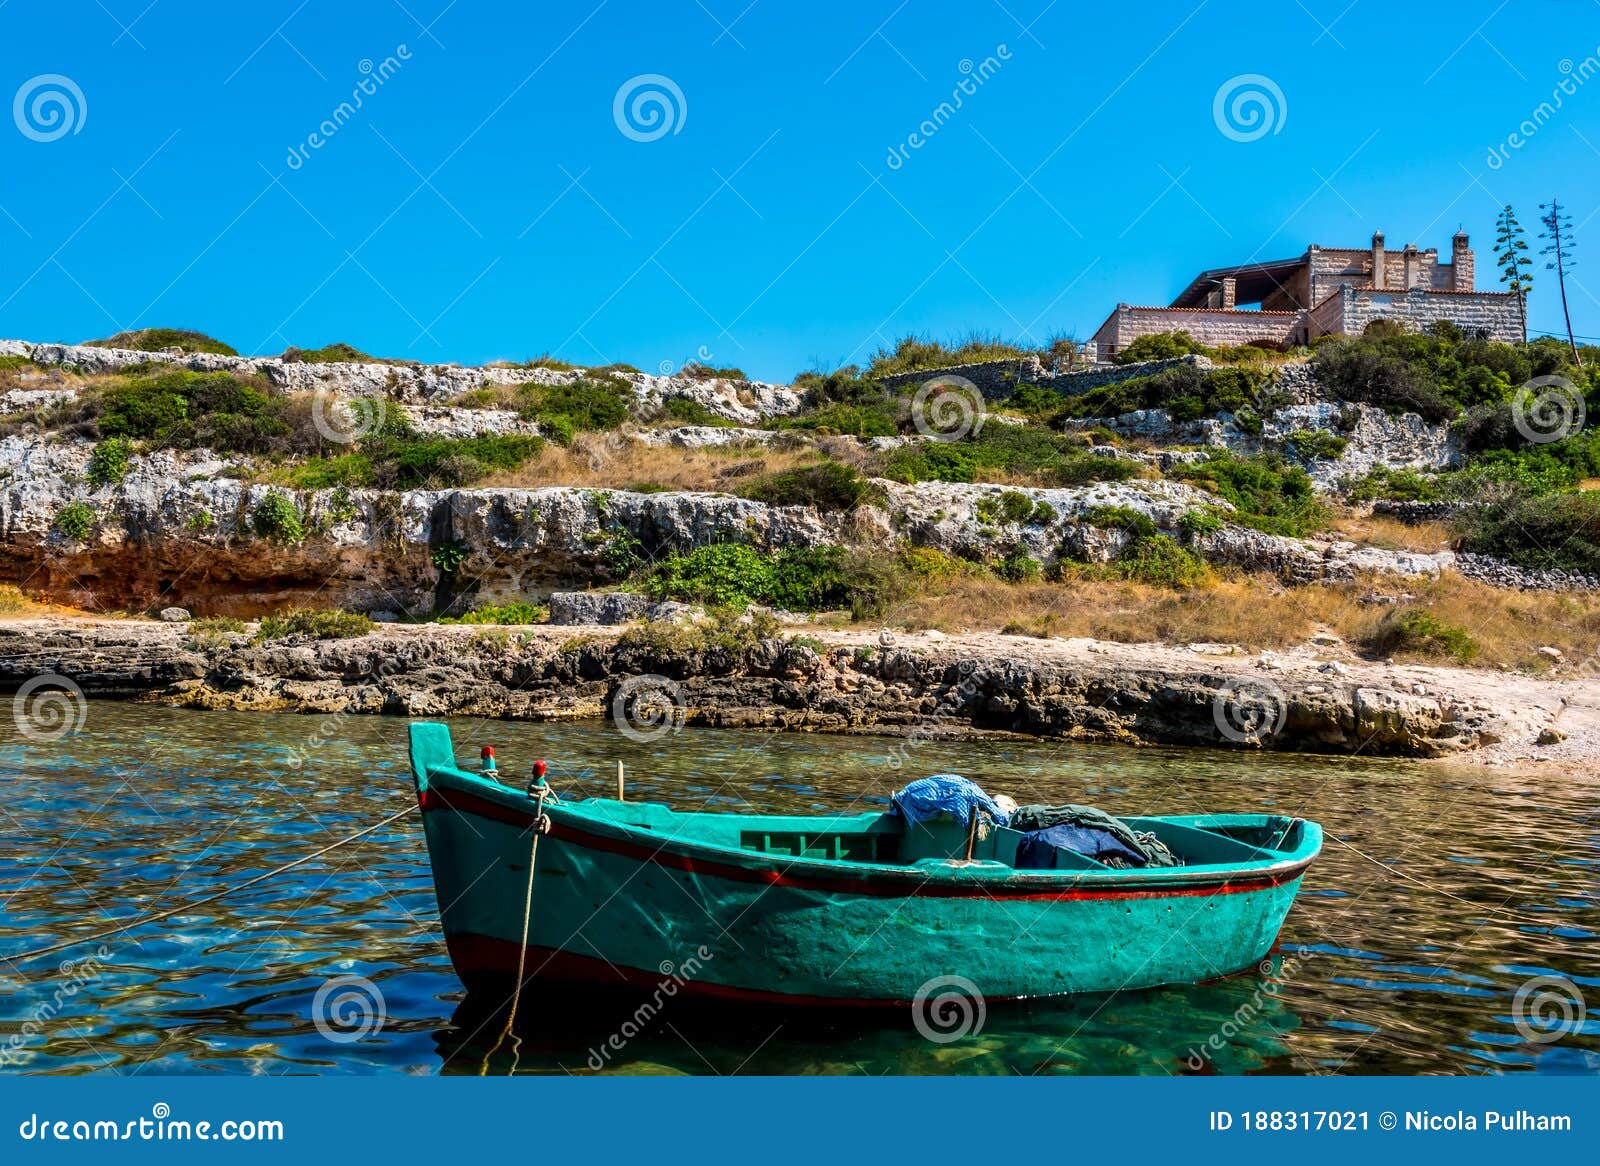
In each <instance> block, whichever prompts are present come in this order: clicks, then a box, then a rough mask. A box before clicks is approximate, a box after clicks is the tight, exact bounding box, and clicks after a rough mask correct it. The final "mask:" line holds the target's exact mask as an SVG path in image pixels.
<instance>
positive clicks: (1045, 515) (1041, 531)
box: [0, 436, 1455, 615]
mask: <svg viewBox="0 0 1600 1166" xmlns="http://www.w3.org/2000/svg"><path fill="white" fill-rule="evenodd" d="M91 449H92V446H91V445H90V444H89V443H88V442H85V441H66V440H37V439H32V440H30V439H25V438H22V437H17V436H13V437H9V438H5V439H0V543H3V545H4V546H5V547H6V550H7V554H6V555H5V556H3V557H0V581H8V582H17V583H21V582H23V581H26V582H27V584H28V586H29V588H30V589H33V590H36V591H38V592H40V593H42V594H45V595H48V596H51V597H54V598H57V599H60V600H63V601H65V602H69V603H72V604H74V605H76V606H79V607H84V608H87V609H88V610H107V609H114V608H123V607H144V606H148V605H150V604H152V603H159V604H161V605H163V606H165V605H168V604H172V603H178V604H182V605H183V606H186V607H190V608H192V609H194V610H196V611H199V612H200V613H202V614H208V615H215V614H238V615H254V614H259V613H261V612H265V611H269V610H272V609H274V608H276V607H280V606H283V605H285V604H289V603H293V602H301V601H304V600H306V599H307V598H309V597H312V596H315V597H316V600H317V602H318V603H319V604H320V605H328V604H334V605H338V606H343V607H349V608H353V609H355V610H360V611H373V612H385V611H387V612H394V613H397V614H400V613H404V614H418V613H426V612H431V611H435V610H444V609H450V610H460V609H461V608H462V606H463V605H465V604H467V603H470V602H505V601H509V600H513V599H527V598H528V597H530V596H540V595H544V594H546V593H548V592H549V591H552V590H568V589H572V588H574V587H589V586H592V585H593V584H595V583H604V582H608V581H614V580H616V579H619V578H620V577H622V576H623V575H625V574H626V573H627V572H628V571H629V570H631V569H632V568H634V567H636V566H638V565H639V564H641V563H643V562H646V561H649V560H651V559H654V558H658V557H659V556H661V555H663V554H668V553H671V552H675V551H676V552H688V551H690V550H693V549H694V548H696V547H701V546H706V545H709V544H712V543H722V542H745V543H749V544H751V545H754V546H756V547H759V548H767V549H773V550H777V549H782V548H786V547H820V546H837V545H841V544H844V545H862V546H873V547H886V546H892V545H894V544H895V543H897V542H901V541H904V542H908V543H910V544H911V545H914V546H923V547H931V548H933V549H936V550H940V551H943V552H945V553H946V554H950V555H954V556H957V557H963V558H969V559H976V560H984V559H994V558H999V557H1003V556H1006V555H1010V554H1013V553H1018V552H1020V553H1021V554H1024V555H1027V556H1028V557H1030V558H1032V559H1034V560H1036V561H1037V562H1038V563H1040V564H1041V565H1048V564H1050V563H1053V562H1055V561H1056V560H1057V559H1059V558H1062V557H1071V558H1078V559H1087V560H1089V561H1108V560H1109V559H1111V558H1114V557H1115V556H1116V555H1117V553H1118V552H1119V551H1120V550H1121V549H1122V547H1123V546H1124V545H1125V544H1126V542H1127V541H1128V540H1127V536H1126V534H1125V533H1124V532H1120V531H1116V530H1103V529H1101V527H1100V526H1099V525H1097V524H1096V523H1097V522H1099V521H1103V520H1101V519H1099V518H1098V516H1095V520H1094V521H1085V520H1086V518H1090V517H1091V512H1093V511H1096V510H1104V509H1106V508H1115V509H1118V510H1125V511H1130V512H1133V513H1135V514H1138V515H1141V516H1143V517H1145V518H1148V519H1149V520H1150V521H1151V522H1152V523H1153V524H1154V525H1155V527H1156V528H1157V529H1158V530H1161V531H1165V532H1167V533H1169V534H1173V535H1177V534H1178V533H1179V522H1180V520H1181V519H1182V517H1183V516H1184V515H1185V514H1186V513H1188V512H1190V511H1192V510H1195V509H1198V508H1201V507H1207V508H1210V509H1213V510H1216V511H1220V512H1222V513H1224V514H1226V513H1227V511H1228V510H1229V509H1230V507H1229V506H1228V504H1227V503H1226V502H1224V501H1222V500H1221V499H1218V498H1216V497H1215V496H1213V495H1210V494H1207V493H1205V492H1203V491H1200V490H1198V489H1196V488H1194V487H1192V486H1188V485H1186V484H1184V483H1181V482H1168V481H1142V480H1134V481H1128V482H1115V483H1111V482H1103V483H1095V484H1091V485H1086V486H1076V487H1070V488H1059V489H1039V488H1026V489H1023V488H1013V487H1006V486H999V485H990V484H981V483H979V484H975V483H954V482H923V483H919V484H917V485H915V486H907V485H901V484H899V483H894V482H879V483H878V484H877V485H878V488H879V489H880V491H881V497H880V501H878V502H877V503H875V504H873V505H866V506H862V507H859V508H858V509H857V510H855V511H853V512H850V513H843V512H839V511H829V510H818V509H816V508H814V507H811V506H768V505H766V504H764V503H761V502H754V501H751V500H749V499H744V498H737V497H734V496H732V495H728V494H718V493H700V492H664V493H633V492H629V491H623V490H615V491H613V490H593V489H580V488H576V487H545V488H540V489H516V488H511V487H493V488H477V489H458V490H409V491H397V492H396V491H382V490H365V489H361V490H352V489H344V488H338V489H331V490H308V491H293V492H291V491H288V490H285V489H284V488H282V487H278V486H270V485H263V484H260V483H249V482H244V481H241V480H239V479H238V478H235V477H230V476H228V474H229V473H230V467H229V466H228V465H227V464H226V463H224V462H221V461H219V460H217V459H215V458H212V457H210V456H209V455H208V454H206V453H205V452H204V451H201V452H199V453H186V454H178V453H174V452H171V451H157V452H155V453H151V454H146V455H141V456H139V457H136V458H134V459H133V460H132V463H131V466H130V469H129V471H128V474H127V476H126V477H125V478H124V480H123V481H122V482H120V483H119V484H117V485H114V486H101V487H92V486H90V485H89V484H88V482H87V480H86V479H87V470H88V462H89V456H90V451H91ZM274 497H276V498H279V499H284V498H287V499H289V500H290V501H292V503H293V505H294V507H295V511H296V514H297V516H298V522H299V525H300V532H299V533H300V537H293V536H292V535H290V534H288V533H287V532H284V531H279V530H276V529H275V528H273V527H272V526H271V525H270V524H264V523H263V507H264V506H267V505H270V504H271V503H269V500H270V499H273V498H274ZM74 502H84V503H86V504H87V505H88V507H89V508H90V512H91V513H92V516H93V520H92V523H91V526H90V529H89V530H88V531H87V533H86V534H85V535H84V536H83V537H81V538H79V537H76V536H75V535H72V534H68V533H66V532H64V531H62V530H61V529H60V524H59V520H60V518H61V516H62V514H63V512H64V511H65V509H66V508H67V507H68V506H69V505H70V504H72V503H74ZM1024 512H1025V513H1024ZM1192 545H1193V546H1194V547H1195V549H1196V550H1198V551H1199V552H1200V553H1202V554H1203V555H1204V556H1205V557H1206V558H1208V559H1210V560H1212V561H1214V562H1217V563H1220V564H1229V565H1234V566H1239V567H1242V568H1245V569H1247V570H1253V571H1270V572H1272V573H1274V574H1277V575H1279V576H1280V577H1282V578H1285V579H1288V580H1291V581H1295V582H1311V581H1323V580H1344V579H1349V578H1351V577H1353V576H1354V575H1355V574H1357V573H1359V572H1366V571H1372V572H1379V573H1387V574H1393V575H1400V576H1414V575H1436V574H1437V573H1438V572H1439V571H1441V570H1445V569H1447V568H1449V567H1450V566H1451V565H1452V564H1453V563H1454V561H1455V560H1454V556H1453V555H1451V554H1449V553H1448V552H1441V553H1439V554H1434V555H1422V554H1412V553H1408V552H1401V551H1389V550H1383V549H1379V548H1375V547H1364V546H1359V545H1357V544H1354V543H1340V542H1325V541H1316V540H1301V539H1289V538H1279V537H1274V536H1271V535H1264V534H1261V533H1259V532H1256V531H1252V530H1249V529H1246V528H1243V527H1236V526H1233V525H1225V526H1224V527H1223V528H1222V529H1221V530H1219V531H1217V532H1215V533H1213V534H1209V535H1201V536H1198V537H1195V538H1194V539H1193V540H1192Z"/></svg>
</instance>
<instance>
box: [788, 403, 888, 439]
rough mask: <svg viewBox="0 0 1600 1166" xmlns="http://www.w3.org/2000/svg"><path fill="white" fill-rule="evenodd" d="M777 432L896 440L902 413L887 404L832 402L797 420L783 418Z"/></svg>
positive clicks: (804, 414) (806, 413) (796, 418)
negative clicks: (801, 430) (785, 431)
mask: <svg viewBox="0 0 1600 1166" xmlns="http://www.w3.org/2000/svg"><path fill="white" fill-rule="evenodd" d="M772 428H774V429H804V430H810V431H812V432H815V433H825V434H838V435H841V436H844V437H859V438H861V439H863V440H865V439H866V438H869V437H893V436H894V435H895V434H897V433H899V432H900V424H899V421H898V411H897V409H896V407H895V406H894V405H893V404H891V403H889V402H887V401H885V402H879V403H876V404H846V403H844V402H838V401H835V402H830V403H828V404H826V405H822V406H820V407H819V408H816V409H812V410H810V411H808V412H805V413H799V414H796V415H795V416H793V417H779V418H777V419H776V420H774V421H773V422H772Z"/></svg>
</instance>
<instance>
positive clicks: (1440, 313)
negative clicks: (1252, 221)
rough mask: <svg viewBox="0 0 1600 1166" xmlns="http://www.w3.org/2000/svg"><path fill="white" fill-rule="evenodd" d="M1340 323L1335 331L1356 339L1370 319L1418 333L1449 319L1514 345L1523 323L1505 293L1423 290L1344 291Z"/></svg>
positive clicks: (1515, 304)
mask: <svg viewBox="0 0 1600 1166" xmlns="http://www.w3.org/2000/svg"><path fill="white" fill-rule="evenodd" d="M1340 306H1341V312H1340V314H1341V317H1342V318H1341V321H1340V326H1339V328H1338V329H1337V330H1338V331H1340V332H1344V333H1345V334H1347V335H1351V336H1359V335H1361V333H1362V331H1363V330H1364V329H1365V328H1366V326H1367V325H1368V324H1370V323H1371V322H1372V321H1373V320H1398V321H1400V322H1401V323H1403V324H1405V325H1406V326H1407V327H1408V328H1412V329H1414V330H1416V331H1421V330H1422V329H1424V328H1426V327H1427V326H1428V325H1429V324H1432V323H1434V322H1436V321H1438V320H1449V321H1450V322H1451V323H1452V324H1455V325H1456V326H1457V327H1460V328H1462V329H1464V330H1465V331H1467V332H1469V333H1472V332H1477V331H1479V330H1482V331H1484V332H1487V333H1488V335H1489V338H1490V339H1491V340H1499V341H1501V342H1503V343H1506V344H1516V343H1519V342H1520V341H1521V340H1522V321H1521V316H1520V315H1519V313H1518V312H1517V301H1516V298H1515V297H1514V296H1511V295H1509V294H1506V293H1504V292H1457V293H1448V294H1443V295H1441V294H1438V293H1434V292H1429V291H1426V290H1423V289H1416V290H1413V291H1410V292H1390V291H1371V290H1365V289H1357V288H1346V289H1345V291H1344V293H1343V295H1342V296H1341V297H1340Z"/></svg>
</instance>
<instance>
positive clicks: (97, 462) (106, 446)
mask: <svg viewBox="0 0 1600 1166" xmlns="http://www.w3.org/2000/svg"><path fill="white" fill-rule="evenodd" d="M132 459H133V442H131V441H129V440H128V439H127V438H126V437H108V438H106V439H105V440H104V441H102V442H101V443H100V444H99V445H97V446H95V447H94V450H93V452H91V453H90V454H89V465H88V467H87V468H86V469H85V471H84V472H85V476H87V477H88V479H89V484H90V485H91V486H114V485H116V484H117V483H118V482H120V481H122V479H123V478H125V477H127V476H128V465H129V463H130V462H131V461H132Z"/></svg>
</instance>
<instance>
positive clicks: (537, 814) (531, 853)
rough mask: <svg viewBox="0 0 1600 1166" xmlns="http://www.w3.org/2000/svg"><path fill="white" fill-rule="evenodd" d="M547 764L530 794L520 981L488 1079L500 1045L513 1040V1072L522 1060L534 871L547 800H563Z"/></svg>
mask: <svg viewBox="0 0 1600 1166" xmlns="http://www.w3.org/2000/svg"><path fill="white" fill-rule="evenodd" d="M543 766H544V763H543V762H542V761H541V762H539V768H537V769H535V771H534V772H536V773H537V774H538V780H537V781H536V783H535V784H534V785H532V786H530V787H529V789H528V792H529V793H531V794H533V795H534V797H535V799H536V801H535V803H534V809H533V841H532V842H531V843H529V845H528V885H527V889H526V890H525V891H524V892H523V897H522V943H521V944H519V945H518V947H517V982H516V983H515V984H514V985H512V988H511V1008H510V1010H509V1011H508V1012H507V1013H506V1026H505V1027H504V1028H502V1029H501V1030H500V1035H499V1036H498V1037H496V1038H495V1042H494V1047H493V1048H492V1049H490V1050H489V1051H488V1052H487V1053H485V1054H484V1055H483V1066H482V1068H481V1069H480V1070H479V1073H478V1075H479V1076H480V1077H481V1076H484V1075H486V1074H487V1073H488V1071H489V1062H490V1061H491V1060H492V1059H493V1058H494V1055H495V1054H496V1053H498V1052H499V1051H500V1046H501V1045H502V1044H504V1043H505V1039H506V1037H508V1036H509V1037H511V1072H513V1073H515V1072H516V1071H517V1061H518V1060H520V1059H521V1057H522V1038H521V1037H520V1036H516V1035H514V1034H513V1032H512V1029H514V1028H515V1027H516V1023H517V1008H518V1006H519V1005H520V1004H521V1003H522V980H523V977H524V976H525V975H526V973H527V966H528V930H529V926H530V924H531V923H532V922H533V875H534V868H535V867H536V866H537V865H538V862H539V837H540V835H542V834H548V833H550V819H549V818H547V817H545V815H544V803H545V799H546V798H549V799H551V800H553V801H555V802H560V801H561V799H560V798H559V797H558V796H557V795H556V792H555V791H554V790H553V789H551V788H550V785H549V783H548V782H546V781H545V779H544V769H543Z"/></svg>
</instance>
